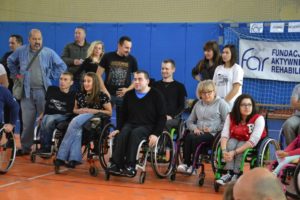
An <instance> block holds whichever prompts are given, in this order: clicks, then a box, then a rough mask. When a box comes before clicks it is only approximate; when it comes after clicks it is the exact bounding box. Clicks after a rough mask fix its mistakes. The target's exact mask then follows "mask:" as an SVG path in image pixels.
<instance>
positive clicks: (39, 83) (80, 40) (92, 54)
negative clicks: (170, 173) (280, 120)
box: [0, 27, 300, 184]
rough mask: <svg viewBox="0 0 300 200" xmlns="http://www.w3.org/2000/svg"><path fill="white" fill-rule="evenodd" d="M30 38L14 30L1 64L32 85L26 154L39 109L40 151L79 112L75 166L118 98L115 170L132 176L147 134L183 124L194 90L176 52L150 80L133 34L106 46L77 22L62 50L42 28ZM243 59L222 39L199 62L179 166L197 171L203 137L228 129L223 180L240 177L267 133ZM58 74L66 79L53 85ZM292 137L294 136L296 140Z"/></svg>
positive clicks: (70, 162)
mask: <svg viewBox="0 0 300 200" xmlns="http://www.w3.org/2000/svg"><path fill="white" fill-rule="evenodd" d="M28 41H29V44H28V45H23V46H21V45H22V39H20V37H19V36H18V35H12V36H11V37H10V39H9V43H10V46H11V50H12V52H9V53H7V54H6V55H5V56H4V58H3V59H2V62H3V63H4V67H5V68H4V67H3V66H1V65H0V73H1V74H0V84H1V85H2V86H0V89H1V90H6V89H5V87H8V88H9V89H10V90H12V86H13V82H14V81H15V80H17V79H21V80H22V81H23V85H24V86H23V95H22V97H21V98H20V99H19V101H20V105H21V111H22V112H21V113H22V114H21V115H22V118H20V119H21V121H22V123H23V127H22V134H21V146H22V149H20V150H19V151H18V155H28V154H29V153H30V152H31V145H32V141H33V130H34V125H35V123H36V116H38V119H37V121H38V123H39V124H40V126H41V128H40V135H41V149H39V151H40V152H42V153H47V152H49V151H50V147H51V136H52V135H51V134H52V132H53V130H54V128H55V125H56V124H57V123H58V122H60V121H63V120H66V119H68V118H70V117H73V118H72V119H71V121H70V123H69V126H68V129H67V131H66V134H65V136H64V138H63V141H62V143H61V146H60V148H59V151H58V154H57V157H56V160H55V165H56V166H62V165H66V166H68V167H71V168H74V167H75V166H76V165H78V164H80V163H81V162H82V155H81V138H82V126H83V124H84V123H85V122H86V121H88V120H89V119H91V118H92V117H93V116H94V114H97V113H103V114H106V115H108V116H111V115H112V106H113V105H115V106H116V116H117V120H116V121H117V130H115V131H114V132H112V133H111V134H110V137H115V144H116V145H115V149H114V151H113V155H112V158H111V161H110V162H111V163H110V166H109V170H110V171H111V172H113V173H116V174H120V173H124V174H126V175H129V176H132V175H134V174H135V173H136V171H135V164H136V163H135V162H136V160H135V154H136V151H137V148H138V144H139V143H140V141H141V140H143V139H145V138H147V139H148V140H149V145H150V146H154V145H155V143H156V141H157V139H158V136H159V135H160V133H162V131H163V130H164V129H166V130H170V129H171V128H176V127H178V122H179V118H178V116H179V115H180V114H181V112H182V110H183V109H184V108H185V99H186V97H187V92H186V89H185V87H184V85H183V84H182V83H180V82H178V81H176V80H174V73H175V71H176V64H175V62H174V61H173V60H172V59H166V60H164V61H162V64H161V75H162V79H161V80H160V81H156V82H154V83H153V84H151V85H150V77H149V74H148V73H147V72H146V71H144V70H139V69H138V63H137V60H136V58H135V57H134V56H132V55H131V54H130V51H131V48H132V41H131V39H130V38H129V37H127V36H122V37H120V39H119V41H118V45H117V50H116V51H113V52H108V53H105V52H104V43H103V42H101V41H94V42H92V43H91V44H89V43H88V42H87V41H86V32H85V29H84V28H82V27H77V28H76V29H75V41H74V42H73V43H70V44H68V45H66V46H65V48H64V50H63V54H62V56H61V57H60V56H58V55H57V54H56V53H55V52H54V51H53V50H52V49H50V48H47V47H44V46H43V38H42V33H41V31H40V30H38V29H32V30H31V31H30V33H29V39H28ZM16 43H18V45H17V44H16ZM236 61H237V52H236V49H235V47H234V46H233V45H226V46H224V48H223V51H222V54H221V55H220V50H219V46H218V44H217V43H216V42H215V41H209V42H207V43H206V44H205V45H204V59H202V60H200V61H199V63H198V64H197V65H196V66H195V67H194V68H193V70H192V75H193V77H194V78H195V79H196V80H198V81H199V84H198V87H197V90H196V94H197V97H198V98H197V102H196V104H195V105H194V107H193V109H192V111H191V113H190V115H189V117H188V119H187V121H186V124H187V128H188V130H189V134H188V135H187V136H186V137H185V139H184V142H185V145H184V149H183V154H184V157H183V163H182V164H181V165H179V166H178V171H186V172H190V171H191V169H192V168H191V162H192V157H193V153H194V151H195V149H196V147H197V145H198V144H199V143H201V142H205V143H206V144H207V145H208V146H210V145H211V144H212V142H213V140H214V139H215V136H216V134H217V133H219V132H221V148H222V153H223V157H224V160H225V161H226V169H227V170H228V173H227V174H225V175H224V176H222V177H221V178H220V180H217V182H218V183H220V184H225V183H228V182H230V181H232V180H236V179H237V178H238V176H239V175H240V171H239V165H240V162H241V159H242V154H243V152H244V151H245V150H246V149H248V148H254V147H255V146H256V145H257V143H258V142H259V140H260V139H262V138H264V137H265V136H266V130H265V121H264V118H263V117H262V116H261V115H259V114H258V113H257V111H256V108H255V101H254V99H253V98H252V97H251V96H250V95H247V94H242V85H243V76H244V72H243V69H242V68H241V66H239V65H238V64H237V63H236ZM28 65H29V66H28ZM1 67H3V68H4V69H1ZM103 74H105V80H104V81H103V80H102V75H103ZM3 75H5V76H3ZM132 76H133V81H132V80H131V78H132ZM5 77H6V78H5ZM58 78H59V86H58V87H57V86H52V82H53V81H54V80H56V79H58ZM298 88H299V87H298ZM294 93H295V94H294V95H293V97H294V98H295V105H294V106H295V107H296V108H298V107H299V105H298V104H299V101H298V100H299V94H300V93H299V89H296V88H295V92H294ZM1 94H3V95H1V96H7V97H5V99H8V98H10V99H12V95H11V93H9V92H1ZM4 94H7V95H4ZM4 101H5V102H7V103H5V106H6V107H7V108H5V109H4V110H5V113H9V114H5V117H4V118H5V123H6V129H7V131H12V129H13V125H15V122H16V118H17V117H16V116H17V115H19V109H18V106H15V104H16V101H11V100H9V101H8V100H3V102H4ZM1 108H2V106H1ZM74 115H75V117H74ZM297 117H298V116H297ZM290 121H292V120H290ZM293 121H295V120H293ZM293 124H296V122H295V123H294V122H293ZM298 125H299V123H298ZM289 138H291V137H288V139H287V140H288V141H290V140H292V139H289ZM92 146H93V145H92ZM278 155H280V153H278Z"/></svg>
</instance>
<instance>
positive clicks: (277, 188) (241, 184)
mask: <svg viewBox="0 0 300 200" xmlns="http://www.w3.org/2000/svg"><path fill="white" fill-rule="evenodd" d="M233 196H234V199H235V200H285V199H286V197H285V195H284V193H283V191H282V187H281V184H280V182H279V180H278V179H277V178H276V177H275V176H274V175H273V174H272V173H271V172H270V171H268V170H267V169H265V168H261V167H258V168H254V169H253V170H250V171H249V172H247V173H245V174H244V175H242V176H241V177H240V178H239V179H238V180H237V182H236V184H235V185H234V187H233Z"/></svg>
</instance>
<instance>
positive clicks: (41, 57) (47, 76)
mask: <svg viewBox="0 0 300 200" xmlns="http://www.w3.org/2000/svg"><path fill="white" fill-rule="evenodd" d="M42 44H43V39H42V33H41V31H40V30H38V29H32V30H31V31H30V32H29V44H28V45H24V46H22V47H19V48H18V49H17V50H16V51H15V52H14V53H13V54H12V55H10V56H9V57H8V59H7V64H8V68H9V69H10V73H11V74H10V76H11V78H12V79H20V80H22V79H23V94H22V97H21V99H20V100H21V109H22V118H23V132H22V136H21V145H22V149H19V150H18V151H17V155H18V156H21V155H28V154H29V153H30V151H31V145H32V141H33V131H34V124H35V120H36V116H39V115H40V114H41V113H42V112H44V106H45V93H46V90H47V88H48V87H49V86H50V85H51V84H52V82H51V81H52V80H55V79H58V78H59V76H60V74H61V73H62V72H64V71H65V70H66V68H67V66H66V64H65V63H64V61H63V60H62V59H61V58H60V57H59V56H58V55H57V54H56V53H55V52H54V51H53V50H52V49H50V48H47V47H43V46H42Z"/></svg>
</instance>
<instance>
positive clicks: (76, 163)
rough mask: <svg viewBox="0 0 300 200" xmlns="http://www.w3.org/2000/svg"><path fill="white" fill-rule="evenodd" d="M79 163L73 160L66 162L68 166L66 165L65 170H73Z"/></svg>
mask: <svg viewBox="0 0 300 200" xmlns="http://www.w3.org/2000/svg"><path fill="white" fill-rule="evenodd" d="M80 164H81V163H80V162H78V161H75V160H71V161H69V162H68V164H66V167H67V168H71V169H74V168H75V167H76V165H80Z"/></svg>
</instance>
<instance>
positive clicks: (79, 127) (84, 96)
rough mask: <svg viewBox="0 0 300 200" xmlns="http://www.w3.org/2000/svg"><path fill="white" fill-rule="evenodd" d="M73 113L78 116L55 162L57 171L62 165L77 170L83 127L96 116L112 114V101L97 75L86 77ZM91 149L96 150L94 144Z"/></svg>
mask: <svg viewBox="0 0 300 200" xmlns="http://www.w3.org/2000/svg"><path fill="white" fill-rule="evenodd" d="M73 112H74V113H75V114H77V116H76V117H74V118H73V119H72V120H71V122H70V124H69V126H68V129H67V132H66V134H65V136H64V138H63V140H62V142H61V145H60V147H59V150H58V153H57V157H56V159H55V161H54V165H55V170H56V171H57V169H59V167H60V166H62V165H67V166H68V167H70V168H75V166H76V165H78V164H81V162H82V152H81V146H82V132H83V125H84V124H85V123H86V122H87V121H88V120H90V119H91V118H93V116H94V115H95V114H98V113H102V114H106V115H108V116H111V114H112V107H111V103H110V99H109V97H108V96H107V95H106V94H105V93H103V92H102V91H101V90H100V82H99V79H98V77H97V75H96V74H95V73H93V72H88V73H86V74H85V75H84V78H83V85H82V90H81V92H78V93H77V94H76V97H75V105H74V109H73ZM91 148H94V146H93V144H91Z"/></svg>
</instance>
